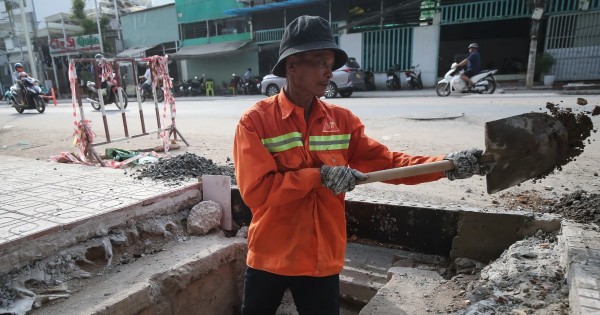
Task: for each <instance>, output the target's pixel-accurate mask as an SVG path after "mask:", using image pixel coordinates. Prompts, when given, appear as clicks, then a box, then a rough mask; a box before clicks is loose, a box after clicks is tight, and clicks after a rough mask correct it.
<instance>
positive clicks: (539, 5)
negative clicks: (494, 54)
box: [525, 0, 546, 89]
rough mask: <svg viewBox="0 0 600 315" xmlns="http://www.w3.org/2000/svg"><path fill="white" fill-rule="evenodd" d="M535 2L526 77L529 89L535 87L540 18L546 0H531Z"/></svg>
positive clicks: (530, 2) (526, 84)
mask: <svg viewBox="0 0 600 315" xmlns="http://www.w3.org/2000/svg"><path fill="white" fill-rule="evenodd" d="M532 3H533V5H534V7H533V15H532V16H531V40H530V42H529V60H528V61H527V76H526V78H525V86H526V87H527V88H528V89H531V88H532V87H533V75H534V73H535V59H536V56H537V45H538V32H539V27H540V20H541V19H542V15H543V14H544V5H545V3H546V1H545V0H529V4H530V5H531V4H532Z"/></svg>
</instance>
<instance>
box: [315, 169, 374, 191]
mask: <svg viewBox="0 0 600 315" xmlns="http://www.w3.org/2000/svg"><path fill="white" fill-rule="evenodd" d="M366 179H367V175H365V174H363V173H361V172H359V171H357V170H355V169H352V168H349V167H347V166H328V165H323V166H321V184H322V185H323V186H325V187H327V188H329V189H331V190H333V193H334V194H336V195H339V194H340V193H342V192H347V191H351V190H353V189H354V187H355V186H356V181H357V180H359V181H360V180H366Z"/></svg>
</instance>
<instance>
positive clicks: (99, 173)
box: [0, 156, 201, 274]
mask: <svg viewBox="0 0 600 315" xmlns="http://www.w3.org/2000/svg"><path fill="white" fill-rule="evenodd" d="M123 172H124V171H123V170H118V169H111V168H107V167H104V168H103V167H91V166H83V165H73V164H60V163H55V162H42V161H37V160H33V159H25V158H17V157H10V156H0V182H1V183H2V185H0V274H4V273H5V272H7V271H9V270H11V269H13V268H18V267H21V266H23V265H25V264H27V263H29V262H30V261H32V260H33V259H36V258H37V259H39V258H42V257H46V256H48V255H51V254H54V253H55V252H58V251H60V250H61V249H64V248H66V247H68V246H70V245H73V244H75V243H77V242H79V241H81V240H85V239H87V238H90V237H93V236H95V235H101V234H103V233H106V231H108V230H110V228H111V227H112V226H115V225H117V224H122V223H123V222H126V221H127V220H129V219H131V218H133V217H138V216H144V215H145V214H148V213H160V212H168V211H169V209H170V208H175V207H174V205H178V204H180V203H193V204H196V203H197V202H199V201H200V200H201V192H200V190H199V184H198V183H197V182H196V183H188V184H181V185H179V186H166V185H163V184H162V183H157V182H153V181H150V180H146V179H145V180H138V179H134V178H131V177H129V176H127V175H124V174H123ZM166 197H169V198H166ZM194 202H195V203H194Z"/></svg>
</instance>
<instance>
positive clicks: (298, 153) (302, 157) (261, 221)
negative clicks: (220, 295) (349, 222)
mask: <svg viewBox="0 0 600 315" xmlns="http://www.w3.org/2000/svg"><path fill="white" fill-rule="evenodd" d="M443 157H444V156H437V157H431V156H411V155H408V154H404V153H400V152H391V151H389V150H388V148H387V147H385V146H384V145H383V144H381V143H379V142H377V141H375V140H373V139H371V138H369V137H367V136H366V135H365V134H364V125H363V124H362V123H361V122H360V120H359V119H358V117H356V116H354V115H353V114H352V112H350V111H349V110H348V109H345V108H342V107H339V106H335V105H332V104H328V103H326V102H323V101H321V100H319V99H317V98H315V99H314V101H313V105H312V110H311V113H310V117H309V119H308V123H307V122H306V121H305V119H304V109H303V108H302V107H299V106H296V105H294V104H293V103H292V102H291V101H290V100H289V99H288V98H287V96H286V94H285V93H284V92H283V91H282V92H280V93H279V94H278V95H275V96H273V97H270V98H267V99H264V100H262V101H260V102H258V103H257V104H255V105H254V106H253V107H251V108H250V109H249V110H247V111H246V112H245V113H244V114H243V115H242V117H241V118H240V121H239V123H238V126H237V130H236V133H235V140H234V147H233V159H234V163H235V171H236V177H237V183H238V188H239V190H240V193H241V196H242V198H243V200H244V202H245V203H246V205H248V207H250V209H251V211H252V221H251V223H250V227H249V229H248V256H247V260H246V262H247V264H248V266H249V267H252V268H255V269H259V270H264V271H268V272H271V273H275V274H279V275H287V276H317V277H321V276H329V275H333V274H337V273H339V272H340V271H341V269H342V267H343V264H344V255H345V250H346V238H347V236H346V217H345V205H344V196H345V195H344V194H343V193H342V194H339V195H335V194H334V193H333V192H332V191H331V190H329V189H327V188H325V187H324V186H322V185H321V175H320V170H319V168H320V167H321V166H322V165H323V164H327V165H347V166H349V167H351V168H355V169H357V170H359V171H361V172H372V171H378V170H383V169H389V168H393V167H400V166H407V165H414V164H422V163H427V162H434V161H438V160H441V159H443ZM442 177H444V174H443V173H441V172H440V173H435V174H428V175H423V176H414V177H410V178H404V179H399V180H393V181H389V183H393V184H418V183H422V182H427V181H434V180H438V179H440V178H442Z"/></svg>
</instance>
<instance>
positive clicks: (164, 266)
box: [23, 188, 560, 315]
mask: <svg viewBox="0 0 600 315" xmlns="http://www.w3.org/2000/svg"><path fill="white" fill-rule="evenodd" d="M186 211H189V209H188V210H185V209H171V210H170V211H169V213H168V214H163V215H162V216H155V217H153V218H150V219H148V218H145V219H144V220H145V221H143V220H142V219H141V218H140V220H139V221H138V222H137V223H136V224H133V223H132V221H129V222H128V223H126V224H121V225H115V226H114V227H113V228H112V229H110V231H109V234H108V235H107V236H105V237H101V238H92V239H88V240H86V241H85V242H83V243H80V244H79V245H77V246H73V247H70V248H69V249H66V250H65V251H63V256H61V257H63V258H64V257H65V255H64V253H65V252H68V253H69V254H68V257H70V258H73V257H77V256H79V259H74V260H73V261H75V265H76V266H71V267H72V269H73V270H76V271H77V272H76V274H77V275H78V276H74V277H71V279H66V278H65V279H60V280H59V279H58V278H55V279H54V280H53V281H52V282H50V283H49V282H48V281H42V279H39V278H38V279H34V278H30V279H29V280H28V281H26V282H24V283H23V289H25V290H26V291H29V292H35V293H36V294H37V295H38V296H43V297H44V299H39V301H38V300H36V302H35V303H34V309H33V310H32V311H31V312H29V313H28V314H122V315H128V314H131V315H133V314H137V315H147V314H167V315H168V314H173V315H175V314H239V309H240V306H241V300H242V289H243V273H244V271H245V256H246V250H247V249H246V240H245V238H243V237H236V236H235V235H233V234H226V233H223V232H222V231H220V230H213V231H212V232H210V233H208V234H207V235H204V236H189V235H187V234H186V232H185V223H186V215H187V214H188V213H187V212H186ZM346 211H347V224H348V225H347V229H348V238H349V243H348V247H347V254H346V262H345V267H344V270H343V271H342V273H341V274H340V307H341V310H340V313H341V314H343V315H350V314H388V313H389V314H400V313H398V312H397V311H394V310H395V308H394V307H396V306H395V305H394V304H395V303H402V302H403V301H406V300H407V299H413V300H415V301H416V303H413V304H414V305H415V306H414V307H415V309H414V311H415V312H416V313H421V312H423V313H425V312H426V310H425V309H426V308H428V307H430V306H427V305H429V304H431V295H430V294H423V292H427V290H432V291H431V292H434V291H435V290H439V289H440V288H444V287H443V286H439V285H437V286H436V285H432V284H434V283H444V282H443V281H442V280H443V279H448V278H449V277H450V276H451V275H452V274H454V273H455V271H456V266H453V261H454V259H456V258H459V257H460V258H466V259H472V260H474V261H479V262H489V261H491V260H494V259H496V258H498V257H499V256H500V254H501V253H502V252H503V251H504V250H505V249H507V248H508V247H509V246H510V245H511V244H513V243H514V242H516V241H518V240H521V239H523V238H525V237H527V236H531V235H534V234H535V233H536V232H537V231H538V230H543V231H545V232H552V231H556V230H558V229H560V222H559V221H558V220H552V219H550V220H549V219H540V218H536V217H535V216H533V215H527V214H523V213H492V212H486V211H484V210H480V209H460V208H455V209H453V208H443V207H434V206H429V205H428V206H425V205H423V206H420V205H415V204H410V205H408V204H402V203H397V202H393V201H381V200H361V199H348V200H347V202H346ZM232 217H233V220H234V222H235V226H237V227H239V226H247V225H248V224H249V222H250V218H251V214H250V211H249V209H248V208H247V207H246V206H245V205H244V203H243V201H242V200H241V198H240V195H239V191H237V189H235V188H233V189H232ZM107 248H108V249H107ZM54 261H55V265H56V266H57V268H56V269H60V270H63V271H64V270H65V267H64V265H69V262H65V261H63V262H62V263H56V259H55V260H54ZM73 261H71V265H72V263H73ZM59 266H60V267H59ZM29 268H30V269H29V270H32V269H33V268H31V267H29ZM392 270H396V273H394V272H392ZM398 270H400V271H399V272H400V274H401V275H402V277H401V278H402V279H401V281H402V283H401V284H400V287H401V288H400V289H398V288H397V287H396V288H394V287H390V286H393V282H394V281H396V282H397V281H398V279H397V278H398V276H397V275H398ZM50 273H52V272H50ZM55 273H58V271H56V272H55ZM46 280H47V279H46ZM397 285H398V283H396V286H397ZM428 285H429V287H427V286H428ZM416 286H418V288H417V287H416ZM445 289H447V290H452V289H453V288H448V287H446V288H445ZM454 289H455V288H454ZM398 290H400V291H401V292H398ZM391 291H394V292H395V295H396V298H390V295H389V292H391ZM416 291H418V294H415V292H416ZM61 294H63V295H61ZM432 295H433V293H432ZM36 303H37V304H36ZM386 310H388V311H386ZM428 311H429V310H428V309H427V312H428ZM416 313H415V314H416ZM277 314H279V315H282V314H297V312H296V311H295V307H294V305H293V300H292V298H291V295H290V294H289V292H286V295H285V296H284V299H283V301H282V305H281V306H280V308H279V310H278V313H277Z"/></svg>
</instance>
